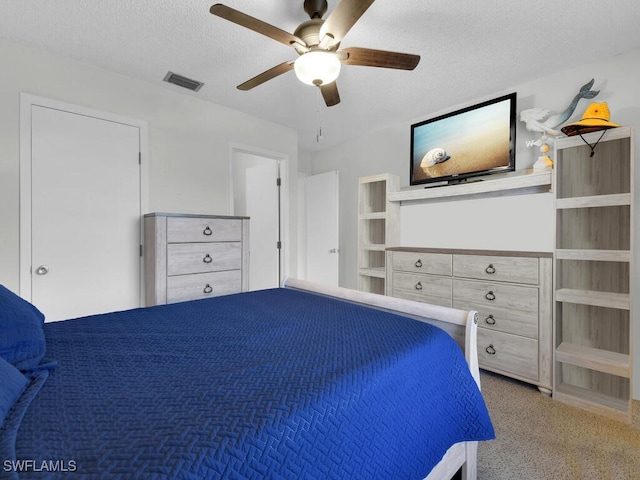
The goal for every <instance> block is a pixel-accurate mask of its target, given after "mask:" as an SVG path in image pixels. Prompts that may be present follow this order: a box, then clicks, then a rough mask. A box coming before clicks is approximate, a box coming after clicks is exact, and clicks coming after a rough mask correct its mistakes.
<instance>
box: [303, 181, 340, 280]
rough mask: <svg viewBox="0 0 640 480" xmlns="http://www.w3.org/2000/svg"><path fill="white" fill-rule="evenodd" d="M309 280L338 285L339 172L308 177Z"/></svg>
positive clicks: (307, 233)
mask: <svg viewBox="0 0 640 480" xmlns="http://www.w3.org/2000/svg"><path fill="white" fill-rule="evenodd" d="M305 182H306V188H305V191H306V202H305V204H306V225H307V226H306V237H307V269H306V270H307V280H310V281H312V282H318V283H324V284H328V285H334V286H338V282H339V270H338V265H339V262H340V256H339V255H340V253H339V249H338V246H339V244H340V242H339V230H338V223H339V211H338V171H337V170H336V171H331V172H326V173H320V174H318V175H311V176H309V177H306V178H305Z"/></svg>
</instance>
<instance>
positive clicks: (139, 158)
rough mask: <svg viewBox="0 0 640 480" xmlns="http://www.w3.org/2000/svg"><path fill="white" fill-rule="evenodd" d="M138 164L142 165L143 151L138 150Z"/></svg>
mask: <svg viewBox="0 0 640 480" xmlns="http://www.w3.org/2000/svg"><path fill="white" fill-rule="evenodd" d="M138 165H142V152H138Z"/></svg>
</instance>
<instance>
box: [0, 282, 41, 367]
mask: <svg viewBox="0 0 640 480" xmlns="http://www.w3.org/2000/svg"><path fill="white" fill-rule="evenodd" d="M43 323H44V315H43V314H42V313H41V312H40V310H38V309H37V308H36V307H34V306H33V305H31V304H30V303H29V302H27V301H26V300H24V299H22V298H20V297H19V296H18V295H16V294H15V293H13V292H11V291H10V290H8V289H7V288H5V287H4V286H2V285H0V357H2V358H4V359H5V360H6V361H7V362H9V363H11V364H12V365H13V366H15V367H16V368H17V369H19V370H29V369H32V368H35V367H37V366H38V364H39V363H40V360H42V357H44V353H45V348H46V344H45V339H44V331H43V329H42V325H43Z"/></svg>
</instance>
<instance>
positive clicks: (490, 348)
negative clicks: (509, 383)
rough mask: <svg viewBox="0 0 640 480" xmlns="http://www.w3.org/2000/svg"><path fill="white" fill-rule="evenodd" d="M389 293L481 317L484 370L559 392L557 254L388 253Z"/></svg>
mask: <svg viewBox="0 0 640 480" xmlns="http://www.w3.org/2000/svg"><path fill="white" fill-rule="evenodd" d="M386 255H387V262H386V264H387V270H386V286H387V288H386V294H387V295H391V296H394V297H399V298H406V299H410V300H417V301H421V302H425V303H431V304H436V305H443V306H447V307H453V308H460V309H464V310H477V311H478V317H479V322H478V327H479V328H478V357H479V362H480V367H481V368H484V369H486V370H491V371H494V372H496V373H500V374H503V375H507V376H510V377H513V378H516V379H519V380H523V381H525V382H528V383H532V384H534V385H537V386H538V388H539V389H540V391H542V392H543V393H545V394H550V393H551V388H552V385H553V382H552V355H553V350H552V347H553V339H552V311H551V305H552V303H551V302H552V254H551V253H540V252H513V251H508V252H505V251H495V250H446V249H433V248H409V247H397V248H388V249H387V253H386Z"/></svg>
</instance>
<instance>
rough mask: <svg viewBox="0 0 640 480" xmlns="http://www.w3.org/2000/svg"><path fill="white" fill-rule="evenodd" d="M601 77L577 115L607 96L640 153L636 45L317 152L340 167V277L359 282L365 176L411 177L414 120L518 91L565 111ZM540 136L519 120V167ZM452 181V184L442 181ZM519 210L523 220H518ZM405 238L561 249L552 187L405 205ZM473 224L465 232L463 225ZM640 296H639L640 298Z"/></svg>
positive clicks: (639, 266)
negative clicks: (631, 129)
mask: <svg viewBox="0 0 640 480" xmlns="http://www.w3.org/2000/svg"><path fill="white" fill-rule="evenodd" d="M591 78H595V85H594V87H593V89H597V90H600V93H599V95H598V96H597V97H596V98H595V99H593V100H581V101H580V103H579V104H578V107H577V108H576V111H575V113H574V115H573V116H572V118H571V119H570V121H576V120H579V119H580V117H581V116H582V113H583V112H584V110H585V109H586V107H587V106H588V105H589V103H590V102H591V101H597V102H603V101H606V102H607V103H608V105H609V108H610V110H611V115H612V118H611V119H612V121H614V122H616V123H619V124H622V125H636V127H637V128H636V135H635V157H636V164H637V159H638V157H640V126H639V125H638V124H639V123H640V88H638V86H639V85H640V50H633V51H630V52H627V53H624V54H620V55H617V56H614V57H611V58H606V59H603V60H600V61H597V62H594V63H591V64H588V65H581V66H578V67H573V68H570V69H567V70H566V71H563V72H560V73H556V74H553V75H545V72H544V65H541V66H540V75H539V77H538V78H536V79H533V80H531V81H529V82H526V83H522V84H519V85H514V86H512V87H511V88H507V89H505V90H503V91H497V92H493V93H490V94H488V95H487V96H486V97H483V98H478V99H476V100H475V101H473V102H470V103H469V104H466V105H452V106H451V108H449V109H447V110H446V111H439V112H425V113H424V116H422V117H421V118H415V119H408V120H407V122H405V123H403V124H397V125H394V126H392V127H390V128H387V129H385V130H382V131H376V132H372V133H371V134H370V135H367V136H363V137H359V138H355V139H352V140H350V141H348V142H346V143H344V144H342V145H339V146H336V147H334V148H330V149H327V150H325V151H322V152H318V153H314V154H313V155H312V167H313V169H312V172H311V173H320V172H325V171H328V170H335V169H337V170H339V171H340V234H341V238H340V251H341V253H343V254H342V255H340V262H341V263H340V285H342V286H345V287H351V288H354V287H355V286H356V285H357V280H356V278H357V277H356V268H357V265H356V260H357V254H356V247H357V192H356V191H357V185H358V177H361V176H365V175H372V174H377V173H384V172H389V173H394V174H397V175H400V177H401V185H402V186H403V187H407V186H408V184H409V142H410V126H411V124H412V123H416V122H418V121H421V120H426V119H428V118H432V117H435V116H437V115H440V114H443V113H447V112H450V111H454V110H456V109H458V108H462V107H465V106H468V105H473V104H475V103H478V102H481V101H484V100H488V99H491V98H495V97H498V96H500V95H503V94H506V93H511V92H513V91H516V92H517V93H518V106H517V108H518V113H519V112H520V111H522V110H524V109H528V108H533V107H539V108H547V109H549V110H551V111H552V112H561V111H563V110H564V109H565V108H566V107H567V106H568V104H569V103H570V101H571V100H572V98H573V96H574V95H575V94H576V93H577V91H578V89H579V88H580V87H581V86H582V85H584V84H585V83H587V82H588V81H589V80H590V79H591ZM536 138H537V136H536V135H535V134H533V133H531V132H528V131H527V130H526V129H525V128H524V125H523V124H522V122H520V121H518V131H517V134H516V140H517V150H516V157H517V158H516V168H517V169H518V170H520V169H527V168H530V167H531V166H532V165H533V163H534V162H535V160H536V158H537V156H538V155H539V152H538V151H537V150H536V149H535V148H527V147H526V144H525V142H526V140H534V139H536ZM635 185H636V192H637V191H638V188H637V186H638V185H640V168H637V167H636V169H635ZM442 188H446V187H442ZM514 218H517V221H515V222H514ZM401 222H402V225H401V244H402V245H412V246H434V247H442V246H450V247H460V248H462V247H468V248H488V249H491V248H496V249H511V250H540V251H552V250H553V199H552V194H537V195H527V196H522V197H502V198H501V199H496V198H491V199H480V200H478V199H473V200H460V201H456V202H442V203H423V204H414V205H411V206H403V207H401ZM463 225H466V226H469V227H471V228H469V230H468V231H467V232H464V231H463V229H462V226H463ZM635 225H636V231H637V230H638V228H640V194H636V196H635ZM639 246H640V235H638V234H636V235H635V244H634V252H635V258H636V264H635V269H634V292H633V293H634V295H633V297H634V298H636V299H638V298H640V248H639ZM636 303H639V302H636ZM637 307H640V305H636V310H635V316H634V319H633V322H634V329H635V333H634V350H635V352H636V353H635V358H634V381H633V383H634V398H640V308H637Z"/></svg>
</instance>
